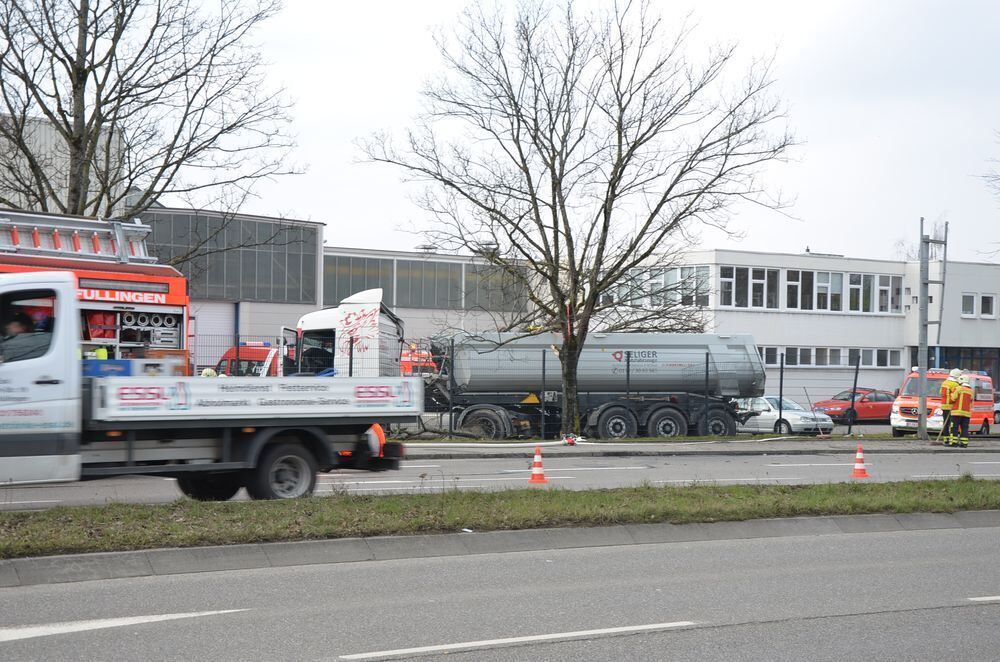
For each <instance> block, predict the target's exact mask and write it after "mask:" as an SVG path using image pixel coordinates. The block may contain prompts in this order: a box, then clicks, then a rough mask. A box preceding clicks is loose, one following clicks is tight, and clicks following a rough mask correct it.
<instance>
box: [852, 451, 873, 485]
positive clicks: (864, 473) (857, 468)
mask: <svg viewBox="0 0 1000 662" xmlns="http://www.w3.org/2000/svg"><path fill="white" fill-rule="evenodd" d="M851 478H871V476H869V475H868V470H867V469H865V454H864V452H863V451H862V450H861V444H858V454H857V455H855V456H854V473H852V474H851Z"/></svg>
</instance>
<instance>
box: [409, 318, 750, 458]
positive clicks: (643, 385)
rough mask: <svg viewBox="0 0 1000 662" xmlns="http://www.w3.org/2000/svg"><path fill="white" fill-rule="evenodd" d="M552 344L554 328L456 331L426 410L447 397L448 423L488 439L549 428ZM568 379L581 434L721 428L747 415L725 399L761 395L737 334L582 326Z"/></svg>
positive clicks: (723, 431) (556, 407) (556, 365)
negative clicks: (573, 381)
mask: <svg viewBox="0 0 1000 662" xmlns="http://www.w3.org/2000/svg"><path fill="white" fill-rule="evenodd" d="M561 344H562V340H561V337H560V336H559V335H558V334H540V335H536V336H530V337H526V338H518V337H517V336H516V334H510V333H501V334H497V333H493V334H484V335H477V336H473V335H469V334H461V335H459V336H456V337H455V338H454V345H453V347H454V349H453V350H448V351H446V352H444V353H446V354H448V355H450V356H452V357H453V360H451V361H446V365H445V366H444V370H443V371H442V373H441V375H440V376H439V377H438V378H437V381H436V383H434V384H430V385H429V387H428V389H427V390H426V392H427V394H428V399H429V401H428V403H427V406H428V411H432V410H434V409H437V410H439V411H440V410H443V411H447V410H448V407H449V405H450V407H451V408H452V410H453V412H454V416H455V417H456V418H455V425H456V426H457V427H464V428H467V429H476V430H477V431H479V432H481V433H482V434H483V435H484V436H486V437H488V438H492V439H503V438H506V437H527V436H539V435H541V436H551V435H554V434H556V433H558V431H559V429H560V427H561V420H560V415H561V397H562V395H561V390H562V375H561V365H560V362H559V358H558V348H559V347H560V345H561ZM449 345H450V342H449ZM706 356H707V357H708V360H707V371H706ZM706 372H707V374H706ZM577 383H578V388H577V390H578V393H579V400H580V413H581V423H582V426H583V428H584V431H585V434H588V435H590V436H596V437H600V438H602V439H608V438H627V437H636V436H650V437H674V436H681V435H685V434H688V432H689V431H690V432H691V433H697V434H703V435H720V436H728V435H733V434H735V433H736V424H737V421H739V422H741V423H742V422H745V419H746V418H747V417H748V416H749V415H750V414H747V413H745V412H739V411H738V410H737V409H736V407H735V405H734V403H733V400H734V399H736V398H748V397H758V396H761V395H763V393H764V366H763V364H762V363H761V360H760V355H759V354H758V352H757V347H756V345H755V343H754V340H753V338H752V337H751V336H747V335H731V336H728V335H712V334H668V333H592V334H590V335H589V336H588V338H587V342H586V343H585V345H584V347H583V350H582V351H581V353H580V361H579V366H578V370H577ZM706 409H707V414H708V415H707V417H706V415H705V414H706Z"/></svg>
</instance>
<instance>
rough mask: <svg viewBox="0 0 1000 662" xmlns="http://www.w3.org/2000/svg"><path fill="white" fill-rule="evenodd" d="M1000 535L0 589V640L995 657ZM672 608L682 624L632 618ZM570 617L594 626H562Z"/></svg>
mask: <svg viewBox="0 0 1000 662" xmlns="http://www.w3.org/2000/svg"><path fill="white" fill-rule="evenodd" d="M998 548H1000V528H994V527H990V528H978V529H948V530H921V531H896V532H887V533H866V534H837V535H829V536H827V535H798V536H789V537H781V538H760V539H751V540H746V539H741V540H701V541H691V542H677V543H672V544H635V545H629V546H607V547H591V548H577V549H558V550H552V549H550V550H543V551H525V552H515V553H485V554H479V555H473V556H448V557H439V558H409V559H396V560H386V561H381V562H374V563H341V564H333V565H315V566H300V567H283V568H264V569H251V570H234V571H228V572H206V573H200V574H180V575H172V576H169V577H159V576H156V577H141V578H134V579H118V580H111V581H94V582H82V583H74V584H61V585H45V586H28V587H20V588H8V589H4V590H3V591H2V592H0V597H2V598H3V601H4V604H5V605H7V606H8V607H10V608H8V609H5V610H0V656H3V658H4V659H11V660H22V659H23V660H31V659H45V660H52V661H58V660H79V659H149V658H155V659H162V660H190V659H212V660H216V661H218V662H225V661H227V660H247V659H272V658H279V657H280V658H284V659H288V658H291V659H297V660H352V659H353V660H371V659H386V657H387V655H386V654H384V653H385V652H388V656H391V655H392V654H393V653H392V652H393V651H398V650H407V649H413V648H420V647H437V648H436V650H437V651H438V652H437V654H431V655H429V656H427V657H425V658H423V659H432V660H434V659H441V660H454V659H459V660H488V661H489V660H525V659H532V660H534V659H545V660H580V659H609V660H612V659H635V660H662V659H679V660H686V659H692V660H704V659H734V660H744V659H779V660H786V659H787V660H791V659H819V660H825V659H845V658H846V659H854V658H867V659H935V660H939V659H943V658H946V659H993V658H994V657H995V653H996V651H997V650H1000V630H998V629H997V628H996V627H995V624H996V622H997V619H998V618H1000V571H998V570H997V552H996V550H997V549H998ZM955 550H961V551H962V553H961V554H956V553H955ZM973 598H986V600H973ZM679 623H681V624H684V623H689V624H691V625H680V626H675V627H672V628H668V629H661V630H659V631H653V632H651V633H649V632H645V633H644V630H642V629H641V628H643V627H660V628H663V627H666V626H669V625H671V624H679ZM579 632H584V633H587V632H589V633H591V634H584V635H578V636H576V637H573V636H569V637H567V635H568V634H569V635H571V634H572V633H579ZM539 637H544V639H542V640H539V639H538V638H539ZM581 637H583V638H582V639H581ZM498 640H499V641H498ZM470 642H488V643H484V644H480V645H479V646H478V647H477V648H476V649H475V650H473V651H471V652H470V651H469V649H468V645H469V643H470ZM463 646H465V648H463ZM408 655H410V656H412V654H408Z"/></svg>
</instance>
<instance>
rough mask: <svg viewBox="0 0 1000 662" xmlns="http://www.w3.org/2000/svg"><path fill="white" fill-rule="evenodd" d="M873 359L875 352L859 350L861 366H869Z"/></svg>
mask: <svg viewBox="0 0 1000 662" xmlns="http://www.w3.org/2000/svg"><path fill="white" fill-rule="evenodd" d="M873 358H875V352H874V351H872V350H870V349H863V350H861V365H863V366H869V367H870V366H871V365H872V359H873Z"/></svg>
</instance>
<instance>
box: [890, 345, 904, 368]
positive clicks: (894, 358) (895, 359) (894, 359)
mask: <svg viewBox="0 0 1000 662" xmlns="http://www.w3.org/2000/svg"><path fill="white" fill-rule="evenodd" d="M901 360H902V353H901V352H900V351H899V350H898V349H890V350H889V366H890V367H893V368H898V367H899V366H900V361H901Z"/></svg>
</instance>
